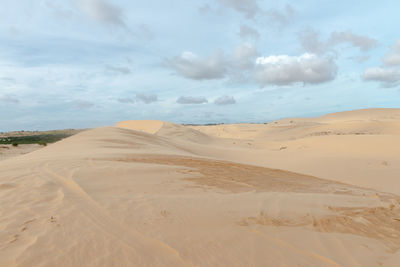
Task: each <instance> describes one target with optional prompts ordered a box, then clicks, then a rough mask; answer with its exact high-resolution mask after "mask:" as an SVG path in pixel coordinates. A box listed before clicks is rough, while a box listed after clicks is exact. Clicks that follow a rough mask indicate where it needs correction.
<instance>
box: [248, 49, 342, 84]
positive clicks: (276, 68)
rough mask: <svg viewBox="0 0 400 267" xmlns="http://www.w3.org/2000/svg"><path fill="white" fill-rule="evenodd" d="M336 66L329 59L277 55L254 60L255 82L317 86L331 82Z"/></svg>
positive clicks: (310, 56)
mask: <svg viewBox="0 0 400 267" xmlns="http://www.w3.org/2000/svg"><path fill="white" fill-rule="evenodd" d="M336 73H337V66H336V64H335V62H334V61H333V60H332V59H331V58H323V57H318V56H316V55H314V54H308V53H305V54H303V55H300V56H288V55H278V56H269V57H259V58H257V60H256V71H255V74H254V77H255V80H256V81H257V82H258V83H259V84H260V85H262V86H264V85H267V84H274V85H290V84H294V83H303V84H318V83H323V82H327V81H330V80H333V79H334V78H335V76H336Z"/></svg>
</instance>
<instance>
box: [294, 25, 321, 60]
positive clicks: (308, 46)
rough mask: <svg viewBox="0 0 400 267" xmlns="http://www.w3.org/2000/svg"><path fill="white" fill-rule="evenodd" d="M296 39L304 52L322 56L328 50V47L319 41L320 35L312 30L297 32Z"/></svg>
mask: <svg viewBox="0 0 400 267" xmlns="http://www.w3.org/2000/svg"><path fill="white" fill-rule="evenodd" d="M298 37H299V40H300V44H301V46H302V47H303V49H304V50H305V51H306V52H309V53H314V54H323V53H325V52H326V51H327V49H328V45H327V44H326V43H324V42H322V41H321V40H320V34H319V33H318V32H316V31H314V30H312V29H307V30H304V31H301V32H299V34H298Z"/></svg>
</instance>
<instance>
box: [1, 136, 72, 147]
mask: <svg viewBox="0 0 400 267" xmlns="http://www.w3.org/2000/svg"><path fill="white" fill-rule="evenodd" d="M71 135H73V134H72V133H71V134H67V133H57V134H38V135H27V136H8V137H0V144H12V145H14V146H15V145H20V144H39V145H46V144H48V143H54V142H57V141H60V140H61V139H64V138H67V137H69V136H71Z"/></svg>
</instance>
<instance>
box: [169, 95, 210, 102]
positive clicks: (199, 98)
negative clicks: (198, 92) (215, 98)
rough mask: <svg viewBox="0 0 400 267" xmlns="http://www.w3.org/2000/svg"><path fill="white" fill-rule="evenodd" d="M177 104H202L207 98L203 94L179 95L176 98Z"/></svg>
mask: <svg viewBox="0 0 400 267" xmlns="http://www.w3.org/2000/svg"><path fill="white" fill-rule="evenodd" d="M176 103H178V104H204V103H208V100H207V99H206V98H205V97H203V96H181V97H179V98H178V99H177V100H176Z"/></svg>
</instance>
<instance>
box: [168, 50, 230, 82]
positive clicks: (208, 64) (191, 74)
mask: <svg viewBox="0 0 400 267" xmlns="http://www.w3.org/2000/svg"><path fill="white" fill-rule="evenodd" d="M165 65H166V66H167V67H169V68H171V69H173V70H175V72H176V73H177V74H179V75H181V76H183V77H185V78H189V79H193V80H212V79H220V78H223V77H224V76H225V74H226V66H225V59H224V55H223V54H222V53H221V52H219V51H217V52H215V53H214V54H212V55H210V56H208V57H206V58H201V57H199V56H198V55H196V54H194V53H192V52H188V51H186V52H183V53H182V54H181V55H180V56H176V57H173V58H171V59H166V60H165Z"/></svg>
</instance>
